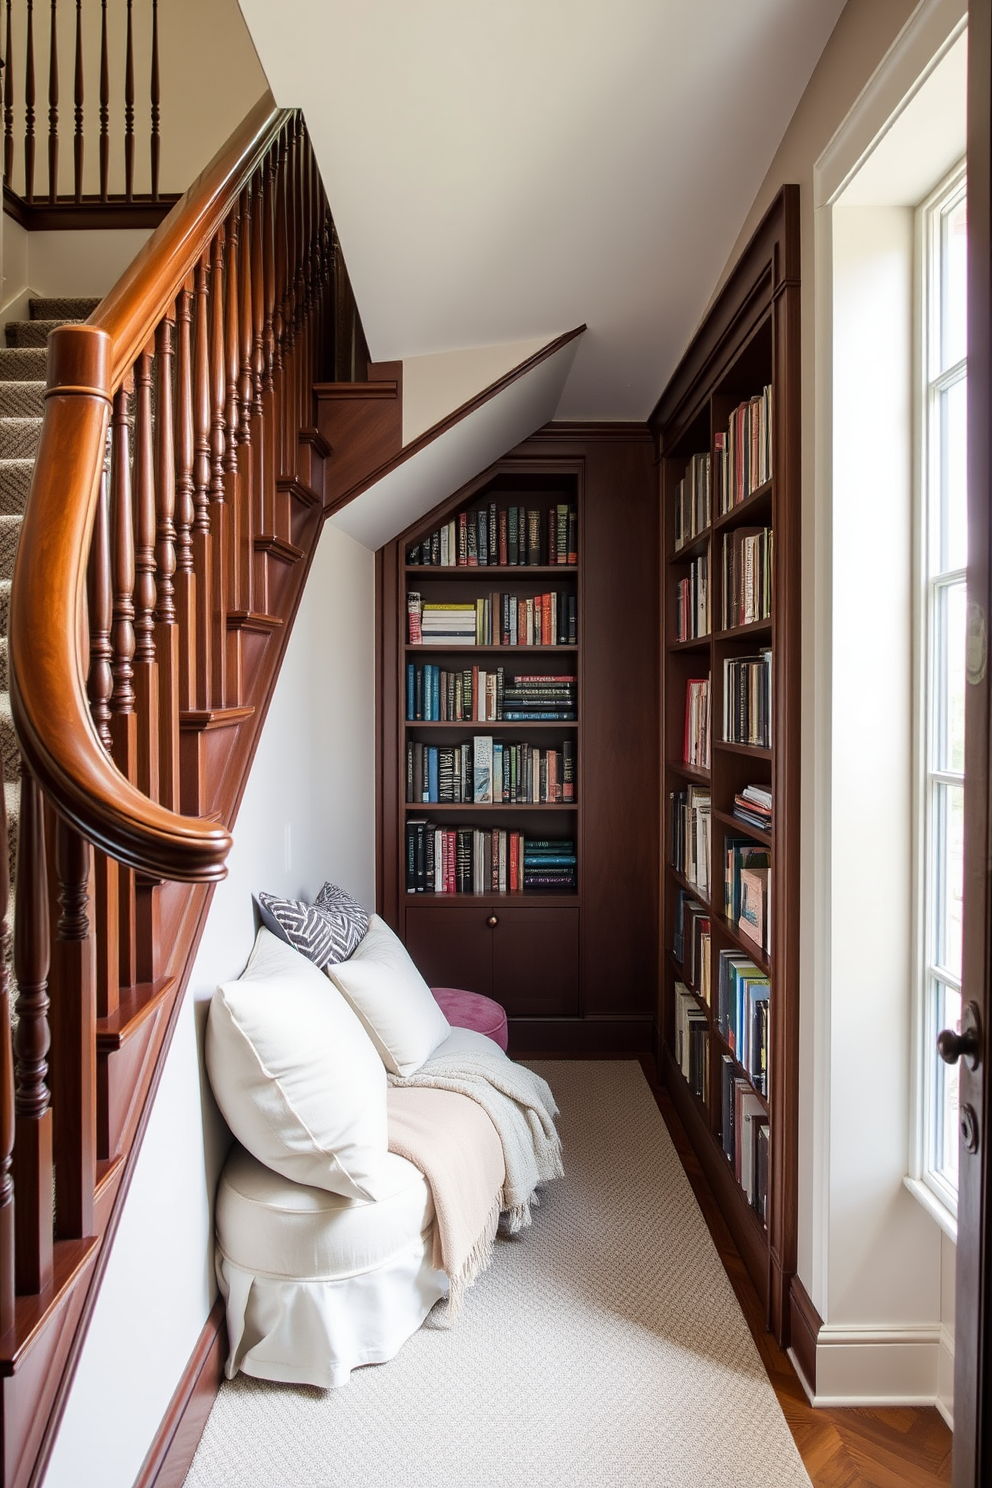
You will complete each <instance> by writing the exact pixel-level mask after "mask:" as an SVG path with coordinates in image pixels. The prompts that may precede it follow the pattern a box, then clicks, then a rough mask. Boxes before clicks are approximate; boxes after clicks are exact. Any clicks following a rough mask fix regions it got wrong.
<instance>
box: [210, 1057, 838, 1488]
mask: <svg viewBox="0 0 992 1488" xmlns="http://www.w3.org/2000/svg"><path fill="white" fill-rule="evenodd" d="M534 1068H535V1069H537V1070H539V1072H540V1073H541V1074H542V1075H543V1076H544V1077H545V1079H547V1080H548V1081H549V1083H550V1085H551V1088H552V1090H553V1091H554V1092H555V1096H556V1098H557V1100H558V1103H559V1105H560V1107H561V1132H562V1137H563V1140H564V1155H565V1177H564V1178H563V1179H559V1180H557V1181H556V1182H554V1183H552V1184H550V1185H548V1187H547V1189H546V1191H545V1193H544V1196H543V1198H542V1202H541V1207H540V1208H539V1209H538V1210H536V1211H535V1215H534V1223H533V1225H532V1226H531V1227H530V1228H529V1229H526V1230H524V1231H523V1232H522V1234H521V1235H520V1236H518V1237H517V1238H516V1239H513V1240H500V1241H498V1242H497V1246H496V1254H495V1259H494V1261H493V1264H492V1267H491V1268H490V1270H489V1271H487V1272H486V1273H485V1274H484V1275H483V1276H482V1277H481V1278H480V1280H479V1281H478V1282H477V1283H476V1284H475V1286H474V1287H473V1288H472V1289H471V1291H470V1292H469V1293H468V1294H467V1296H466V1299H465V1309H464V1312H463V1314H462V1317H461V1318H460V1320H459V1321H458V1323H457V1324H456V1325H455V1326H454V1327H453V1328H452V1329H450V1330H447V1329H442V1328H432V1327H430V1326H429V1325H428V1326H426V1327H424V1328H422V1329H421V1330H420V1332H419V1333H417V1334H415V1335H414V1337H413V1338H411V1339H410V1340H409V1342H408V1343H406V1344H405V1345H404V1347H403V1349H402V1350H401V1352H400V1353H399V1354H398V1355H397V1357H396V1358H395V1359H393V1360H391V1361H390V1362H389V1363H388V1364H381V1365H376V1366H373V1367H370V1368H366V1369H360V1370H357V1371H355V1372H354V1373H353V1374H352V1377H351V1382H350V1384H348V1385H347V1387H346V1388H344V1389H342V1390H333V1391H321V1390H316V1389H307V1388H299V1387H293V1386H287V1385H271V1384H267V1383H265V1382H262V1381H259V1380H252V1379H248V1378H247V1377H245V1376H243V1375H241V1376H238V1378H237V1379H235V1380H232V1381H230V1382H228V1383H225V1384H224V1385H223V1386H222V1387H221V1391H220V1394H219V1396H218V1399H217V1401H216V1404H215V1405H214V1408H213V1412H212V1414H211V1416H210V1420H209V1422H208V1424H207V1428H206V1431H205V1433H204V1435H203V1438H202V1441H201V1443H200V1446H199V1449H198V1451H197V1454H196V1457H195V1459H194V1461H193V1464H192V1467H191V1468H190V1471H189V1474H188V1475H187V1478H186V1488H728V1485H730V1488H759V1485H760V1488H809V1478H808V1477H807V1475H806V1472H805V1469H804V1468H803V1465H802V1462H801V1460H800V1457H799V1453H798V1451H797V1449H796V1446H795V1443H794V1442H793V1439H792V1436H791V1434H790V1432H789V1429H788V1426H787V1425H786V1422H785V1418H784V1416H783V1415H782V1411H781V1409H780V1407H779V1404H778V1401H777V1399H776V1397H775V1393H774V1391H773V1389H772V1387H771V1384H770V1383H769V1381H768V1377H767V1375H766V1374H765V1372H764V1369H763V1368H762V1365H761V1361H760V1359H759V1356H758V1353H757V1350H756V1348H755V1346H754V1342H753V1340H752V1338H751V1335H750V1333H749V1331H748V1328H747V1324H746V1323H745V1321H744V1317H743V1314H742V1313H741V1310H740V1307H739V1306H738V1304H737V1301H736V1299H735V1297H734V1294H733V1291H732V1289H731V1286H730V1282H729V1281H728V1280H727V1276H726V1273H725V1271H724V1270H723V1267H722V1265H721V1264H720V1260H719V1258H718V1256H717V1254H716V1251H715V1249H714V1247H713V1243H712V1241H711V1239H710V1236H709V1232H708V1230H707V1228H706V1225H705V1223H704V1221H703V1218H702V1215H701V1213H700V1211H699V1208H698V1206H697V1204H696V1201H695V1199H694V1197H693V1195H692V1191H691V1189H690V1187H689V1184H688V1181H687V1179H686V1177H685V1174H684V1172H683V1170H682V1167H681V1164H680V1163H679V1160H678V1157H677V1156H676V1153H675V1149H674V1148H673V1146H672V1143H671V1140H670V1138H669V1136H668V1132H667V1130H666V1128H665V1125H664V1122H663V1121H662V1118H661V1115H660V1113H659V1111H658V1108H657V1106H656V1105H655V1102H654V1099H653V1097H652V1095H651V1092H650V1090H649V1088H648V1085H647V1082H646V1081H645V1079H644V1076H643V1074H642V1072H641V1069H640V1066H639V1065H638V1064H636V1063H634V1062H632V1061H619V1060H617V1061H604V1062H591V1061H590V1062H586V1061H582V1062H578V1061H575V1062H571V1061H569V1062H558V1061H553V1062H552V1061H547V1062H542V1063H540V1064H535V1065H534ZM429 1321H430V1320H429Z"/></svg>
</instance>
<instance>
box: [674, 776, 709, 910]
mask: <svg viewBox="0 0 992 1488" xmlns="http://www.w3.org/2000/svg"><path fill="white" fill-rule="evenodd" d="M669 805H670V808H671V842H670V854H671V863H672V866H673V867H674V868H675V869H676V870H677V871H678V872H679V873H681V875H682V877H683V878H685V879H688V881H689V883H691V884H694V885H695V887H696V888H697V889H698V890H699V892H700V894H702V896H703V898H705V899H708V898H709V894H710V793H709V790H708V789H703V788H701V787H700V786H698V785H690V786H687V787H686V788H685V789H683V790H678V791H672V792H671V794H670V796H669Z"/></svg>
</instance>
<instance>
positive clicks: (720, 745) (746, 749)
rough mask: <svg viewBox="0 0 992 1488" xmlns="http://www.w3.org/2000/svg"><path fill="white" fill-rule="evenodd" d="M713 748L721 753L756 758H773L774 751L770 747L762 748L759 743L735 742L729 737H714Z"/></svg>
mask: <svg viewBox="0 0 992 1488" xmlns="http://www.w3.org/2000/svg"><path fill="white" fill-rule="evenodd" d="M713 748H714V749H716V750H719V752H720V753H721V754H741V755H745V756H746V757H748V758H750V759H755V760H771V759H772V758H773V757H774V756H773V752H772V750H770V749H762V748H761V746H760V745H758V744H734V743H732V742H731V741H730V740H729V739H714V740H713Z"/></svg>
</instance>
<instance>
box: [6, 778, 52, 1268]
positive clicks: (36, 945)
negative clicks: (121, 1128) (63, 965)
mask: <svg viewBox="0 0 992 1488" xmlns="http://www.w3.org/2000/svg"><path fill="white" fill-rule="evenodd" d="M48 967H49V931H48V882H47V869H46V865H45V833H44V826H43V823H42V810H41V791H40V790H39V789H38V785H37V782H36V781H35V779H34V776H33V775H32V774H31V772H30V771H29V770H28V769H27V768H26V767H25V768H23V769H22V771H21V804H20V811H19V813H18V833H17V908H16V913H15V916H14V976H15V979H16V981H17V1028H16V1031H15V1033H14V1112H15V1132H14V1190H15V1192H16V1194H17V1204H16V1206H15V1210H14V1221H15V1222H14V1228H15V1233H16V1240H15V1266H16V1284H17V1290H18V1292H19V1293H22V1294H25V1293H28V1294H36V1293H38V1292H40V1291H42V1290H43V1288H44V1287H46V1286H47V1285H48V1284H49V1283H50V1282H51V1279H52V1247H53V1239H54V1236H53V1230H52V1109H51V1101H50V1098H49V1092H48V1051H49V1048H50V1046H51V1033H50V1030H49V1025H48Z"/></svg>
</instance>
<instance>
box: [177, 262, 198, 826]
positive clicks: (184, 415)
mask: <svg viewBox="0 0 992 1488" xmlns="http://www.w3.org/2000/svg"><path fill="white" fill-rule="evenodd" d="M193 282H194V280H193V276H192V275H190V277H189V278H187V280H186V283H185V284H184V285H183V287H182V289H181V290H180V291H179V294H178V296H177V298H176V620H177V623H178V626H179V708H180V710H181V711H186V710H188V709H190V708H195V707H196V574H195V572H194V569H193V522H194V519H195V515H196V508H195V506H194V503H193V448H194V434H193V289H192V286H193ZM177 809H178V808H177Z"/></svg>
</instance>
